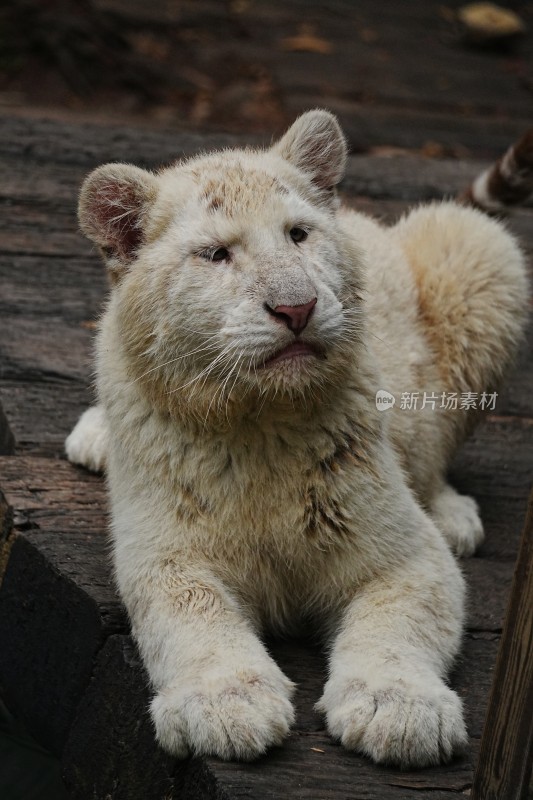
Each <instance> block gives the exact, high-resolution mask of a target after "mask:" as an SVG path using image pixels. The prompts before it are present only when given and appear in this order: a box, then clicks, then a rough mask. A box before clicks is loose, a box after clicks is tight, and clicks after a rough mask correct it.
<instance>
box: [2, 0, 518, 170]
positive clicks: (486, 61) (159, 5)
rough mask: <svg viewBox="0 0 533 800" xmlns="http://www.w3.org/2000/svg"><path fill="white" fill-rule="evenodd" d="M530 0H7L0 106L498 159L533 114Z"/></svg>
mask: <svg viewBox="0 0 533 800" xmlns="http://www.w3.org/2000/svg"><path fill="white" fill-rule="evenodd" d="M532 28H533V2H503V3H501V4H500V5H499V6H494V5H492V4H488V3H477V4H470V5H465V4H464V3H461V2H455V0H450V1H448V2H447V0H329V2H326V1H325V0H77V2H73V1H69V0H7V1H5V2H4V3H3V4H2V9H1V10H0V112H4V113H5V112H9V113H16V114H20V113H33V114H39V115H41V116H42V115H43V114H45V115H55V116H57V115H63V116H65V115H69V116H71V117H72V116H74V117H76V118H80V117H81V118H87V119H90V120H91V121H93V122H95V121H96V122H98V121H102V122H104V123H106V122H116V123H126V124H130V125H142V126H157V127H165V128H176V129H184V128H192V129H194V130H196V131H198V130H200V131H201V130H211V131H213V130H216V131H230V132H245V133H247V134H251V133H256V134H262V135H263V136H270V135H272V134H273V133H278V132H279V131H280V130H281V129H283V128H284V127H285V126H286V125H287V124H289V123H290V121H291V120H292V119H293V118H294V116H295V115H296V114H297V113H298V112H300V111H302V110H304V109H307V108H310V107H314V106H317V105H320V106H327V107H328V108H330V109H331V110H332V111H334V112H336V113H337V114H338V115H339V117H340V119H341V122H342V124H343V125H344V127H345V129H346V131H347V133H348V137H349V140H350V144H351V147H352V149H353V151H355V152H368V151H376V150H377V151H378V152H379V151H380V149H382V148H385V149H386V148H400V149H408V150H416V151H418V152H422V153H423V154H426V155H428V156H432V157H452V158H455V157H457V158H462V157H468V156H470V155H479V156H480V157H485V156H486V157H492V156H493V155H495V154H496V153H497V152H499V151H500V150H501V149H502V148H504V147H505V146H506V144H507V143H508V141H509V139H510V138H514V137H515V136H516V135H517V134H518V133H520V131H522V130H523V129H524V128H526V127H528V126H530V125H531V117H532V116H533V115H532V113H531V112H532V110H533V44H532V43H533V39H532V34H531V29H532Z"/></svg>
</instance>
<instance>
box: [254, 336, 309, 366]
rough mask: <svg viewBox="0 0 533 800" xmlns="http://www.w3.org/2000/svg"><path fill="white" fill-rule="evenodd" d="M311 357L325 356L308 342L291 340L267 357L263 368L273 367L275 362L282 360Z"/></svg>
mask: <svg viewBox="0 0 533 800" xmlns="http://www.w3.org/2000/svg"><path fill="white" fill-rule="evenodd" d="M309 357H314V358H324V354H323V353H321V352H320V351H319V350H318V349H317V348H316V347H314V346H313V345H311V344H309V343H308V342H301V341H297V342H291V343H290V344H288V345H286V347H283V348H282V349H281V350H278V351H277V352H276V353H274V354H273V355H272V356H270V358H267V360H266V361H265V362H264V363H263V365H262V366H263V368H265V367H271V366H272V365H273V364H279V362H280V361H288V360H289V359H293V360H301V359H303V358H309Z"/></svg>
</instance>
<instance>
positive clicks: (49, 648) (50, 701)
mask: <svg viewBox="0 0 533 800" xmlns="http://www.w3.org/2000/svg"><path fill="white" fill-rule="evenodd" d="M0 127H1V130H2V135H1V136H0V168H1V172H2V176H3V181H2V188H1V189H0V199H1V202H2V208H3V223H4V224H3V232H2V235H1V240H0V285H1V287H2V290H1V293H0V401H1V404H2V406H3V410H4V412H5V419H3V417H2V415H0V449H2V450H3V452H4V453H5V455H2V456H1V457H0V490H1V494H0V541H1V548H0V580H1V581H2V583H1V588H0V685H1V690H2V694H3V696H4V699H5V702H6V704H7V705H8V707H9V709H10V710H11V711H12V712H13V713H14V714H15V715H16V716H17V717H19V718H20V719H21V720H22V721H23V722H24V723H25V724H26V726H27V727H28V728H29V729H30V731H31V732H32V733H33V735H34V736H35V737H36V739H37V740H38V741H39V742H40V743H42V744H43V745H45V746H46V747H47V748H48V749H50V750H51V751H53V752H54V753H56V754H57V755H58V756H60V757H61V758H62V760H63V768H64V775H65V780H66V782H67V785H68V787H69V790H70V794H71V797H73V798H75V799H78V798H79V800H89V798H91V799H96V800H104V798H112V799H113V800H137V798H138V799H139V800H152V798H153V800H163V798H166V799H167V800H168V799H169V798H185V800H195V799H196V798H202V799H203V798H206V799H211V798H213V800H214V799H215V798H216V800H233V798H239V800H242V799H243V798H250V800H251V799H252V798H254V800H255V799H256V798H257V799H258V800H262V798H269V799H270V798H272V800H274V798H279V799H280V800H281V799H282V798H283V799H284V798H287V797H292V798H295V799H299V798H302V799H303V798H306V799H308V800H327V799H328V800H329V798H331V800H334V799H335V800H340V798H361V800H363V799H366V798H368V800H370V799H371V798H379V799H380V800H408V798H409V799H410V798H413V797H416V798H420V800H430V799H431V800H445V799H446V798H451V797H452V796H457V794H458V793H459V794H468V790H469V787H470V785H471V782H472V766H473V763H474V762H475V759H476V755H477V751H478V742H479V736H480V733H481V728H482V724H483V719H484V711H485V706H486V700H487V694H488V690H489V686H490V683H491V672H492V669H493V665H494V660H495V655H496V650H497V646H498V641H499V636H500V633H501V623H502V617H503V614H504V608H505V603H506V598H507V593H508V590H509V586H510V582H511V578H512V574H513V567H514V559H515V556H516V549H517V544H518V540H519V535H520V530H521V526H522V522H523V518H524V514H525V510H526V503H527V496H528V491H529V488H530V486H531V483H532V477H533V475H532V472H533V470H532V467H533V456H532V453H533V411H532V398H533V348H532V346H531V345H532V344H533V330H532V329H530V332H529V340H528V342H527V343H526V344H525V345H524V348H523V352H522V355H521V358H520V361H519V363H518V365H517V366H516V369H515V371H514V373H513V377H512V379H511V380H510V381H509V382H508V384H507V386H506V388H505V390H504V391H502V393H501V394H500V396H499V398H498V403H497V407H496V410H495V412H494V414H492V415H491V416H490V417H489V418H488V419H487V420H486V422H485V423H484V424H483V425H482V426H481V427H480V428H479V429H478V431H477V432H476V434H475V436H474V437H473V438H472V439H471V440H470V441H469V443H468V444H467V446H466V447H465V448H464V449H463V451H462V452H461V454H460V456H459V457H458V458H457V460H456V462H455V464H454V468H453V474H452V477H453V481H454V482H455V484H456V485H457V486H458V488H459V489H460V490H461V491H464V492H468V493H469V494H472V495H474V496H475V497H476V498H477V500H478V501H479V503H480V506H481V510H482V515H483V518H484V522H485V526H486V531H487V540H486V542H485V544H484V545H483V547H482V548H481V550H480V552H479V554H478V556H477V557H476V558H473V559H471V560H469V561H465V562H464V571H465V573H466V575H467V577H468V583H469V587H470V592H469V594H470V599H469V616H468V629H467V633H466V635H465V640H464V646H463V649H462V653H461V657H460V658H459V660H458V663H457V666H456V669H455V672H454V674H453V677H452V683H453V685H454V687H455V688H457V690H458V691H459V692H460V694H461V696H462V697H463V698H464V701H465V705H466V709H467V721H468V728H469V732H470V737H471V747H470V751H469V753H468V755H467V756H466V757H465V758H462V759H458V760H456V761H454V762H453V763H452V764H451V765H449V766H446V767H439V768H435V769H428V770H424V771H421V772H399V771H397V770H390V769H382V768H378V767H376V766H374V765H372V764H371V763H370V762H369V761H368V760H366V759H364V758H361V757H358V756H356V755H353V754H350V753H347V752H346V751H344V750H343V749H342V748H341V747H340V746H339V745H338V744H336V743H333V742H332V741H331V740H330V739H329V737H328V736H327V734H326V732H325V730H324V727H323V721H322V719H321V718H320V717H319V716H318V715H316V714H315V713H314V711H313V703H314V702H315V701H316V699H318V697H319V694H320V689H321V685H322V683H323V681H324V676H325V662H324V658H323V656H322V654H321V653H320V652H319V651H318V650H316V649H315V648H313V647H311V646H310V645H308V644H307V643H305V642H288V643H272V651H273V653H274V655H275V657H276V659H277V660H278V662H279V663H280V665H281V667H282V668H283V669H284V670H285V671H286V673H287V674H288V675H289V677H291V678H292V679H293V680H295V681H296V683H297V684H298V692H297V696H296V703H297V707H298V721H297V724H296V726H295V729H294V731H293V733H292V736H291V737H290V739H289V740H288V741H287V743H286V744H285V746H284V747H283V748H279V749H276V750H274V751H272V752H271V753H270V754H269V755H268V756H267V757H265V758H263V759H262V760H260V761H259V762H257V763H255V764H251V765H242V764H225V763H221V762H219V761H217V760H215V759H199V760H189V761H186V762H183V763H179V762H175V761H173V760H172V759H170V758H169V757H167V756H166V755H164V754H163V753H162V752H161V751H160V750H158V748H157V747H156V745H155V743H154V740H153V734H152V729H151V725H150V722H149V719H148V717H147V713H146V706H147V702H148V699H149V692H148V689H147V686H146V677H145V674H144V672H143V669H142V666H141V664H140V662H139V658H138V655H137V652H136V649H135V646H134V644H133V642H132V640H131V638H130V636H129V631H128V623H127V619H126V615H125V613H124V610H123V608H122V606H121V603H120V601H119V599H118V598H117V596H116V593H115V590H114V588H113V583H112V579H111V569H110V561H109V551H108V545H107V539H106V499H105V488H104V484H103V480H102V479H101V478H99V477H97V476H93V475H90V474H88V473H87V472H85V471H84V470H82V469H77V468H75V467H73V466H71V465H70V464H68V463H67V462H66V461H65V460H64V457H63V441H64V438H65V436H66V434H67V433H68V432H69V430H70V428H71V427H72V425H73V424H74V422H75V421H76V419H77V417H78V415H79V414H80V412H81V411H82V410H83V409H84V408H85V407H86V405H87V404H88V403H89V402H90V401H91V397H92V393H91V343H92V336H93V329H94V320H95V319H96V318H97V316H98V313H99V310H100V307H101V303H102V300H103V298H104V297H105V293H106V281H105V275H104V270H103V267H102V266H101V265H100V263H99V260H98V258H97V256H96V254H95V253H94V252H93V250H92V248H91V246H90V245H89V244H88V243H87V242H86V241H85V240H84V239H83V237H82V236H81V235H80V234H79V233H78V232H77V224H76V217H75V206H76V194H77V189H78V187H79V184H80V182H81V180H82V178H83V176H84V175H85V174H86V173H87V171H89V170H90V169H91V168H92V167H94V166H96V165H97V164H100V163H102V162H104V161H108V160H117V159H122V160H127V161H130V162H134V163H138V164H140V165H146V166H157V165H159V164H161V163H164V162H168V161H169V160H172V159H174V158H176V157H178V156H180V155H184V154H189V153H192V152H195V151H196V150H198V149H205V148H207V147H211V146H215V145H220V144H229V143H231V142H234V141H235V137H233V139H230V138H229V137H220V136H218V137H215V136H213V137H201V138H200V137H197V136H193V135H176V134H175V133H169V134H165V133H164V132H161V133H148V132H143V133H141V132H139V131H128V130H126V129H118V128H112V127H107V128H106V127H97V126H90V125H74V124H70V125H69V124H60V123H54V122H49V121H48V122H46V121H39V120H25V119H18V120H17V119H10V118H8V117H4V118H1V117H0ZM482 166H483V165H482V164H481V163H479V162H466V161H459V162H458V161H435V160H429V159H424V158H422V157H416V156H395V157H391V158H385V157H378V156H352V157H351V158H350V164H349V170H348V177H347V179H346V181H345V184H344V193H345V199H346V201H347V202H349V203H350V204H352V205H354V206H355V207H357V208H360V209H362V210H364V211H367V212H370V213H375V214H377V215H379V216H381V217H383V218H385V219H394V218H396V217H397V216H398V214H400V213H401V212H402V211H403V210H404V209H405V208H407V207H408V205H409V204H412V203H414V202H417V201H419V200H427V199H431V198H438V197H442V196H444V195H448V196H449V195H453V194H454V193H455V192H457V191H459V190H460V189H462V188H463V187H464V186H465V185H466V183H468V181H469V180H470V178H471V177H472V176H473V175H475V174H476V173H477V172H478V171H479V170H480V169H481V167H482ZM510 226H511V228H512V229H513V230H515V231H516V232H517V233H518V234H519V235H520V236H521V237H522V241H523V243H524V245H525V247H526V250H527V252H528V253H529V255H530V256H531V255H533V212H532V211H520V212H517V213H516V214H515V216H514V217H513V219H512V220H511V222H510ZM6 421H7V424H6ZM7 425H8V426H9V430H10V431H11V432H12V434H13V437H14V440H15V442H16V448H15V449H14V448H13V441H12V439H11V437H10V435H9V434H8V428H7ZM13 450H14V452H13Z"/></svg>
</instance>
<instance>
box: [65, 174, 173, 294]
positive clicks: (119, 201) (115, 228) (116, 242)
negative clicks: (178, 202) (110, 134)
mask: <svg viewBox="0 0 533 800" xmlns="http://www.w3.org/2000/svg"><path fill="white" fill-rule="evenodd" d="M156 196H157V181H156V178H155V176H154V175H152V174H151V173H150V172H147V171H146V170H143V169H139V168H138V167H133V166H131V165H130V164H104V166H102V167H98V168H97V169H95V170H94V172H91V174H90V175H89V176H88V177H87V178H86V179H85V181H84V183H83V185H82V187H81V192H80V199H79V205H78V219H79V222H80V227H81V229H82V231H83V233H84V234H85V235H86V236H87V237H88V238H89V239H91V240H92V241H93V242H95V244H97V245H99V247H100V248H101V250H102V255H103V257H104V260H105V261H106V263H107V266H108V268H109V271H110V275H111V279H112V280H113V281H114V282H116V281H117V280H118V279H119V278H120V276H121V275H122V274H123V273H124V272H125V270H126V269H127V267H128V265H129V263H130V262H131V261H132V260H133V258H134V257H135V254H136V252H137V250H138V249H139V247H140V246H141V244H142V242H143V238H144V225H145V221H146V217H147V214H148V212H149V209H150V207H151V206H152V204H153V202H154V200H155V198H156Z"/></svg>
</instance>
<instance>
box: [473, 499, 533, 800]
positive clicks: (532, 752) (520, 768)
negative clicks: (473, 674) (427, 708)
mask: <svg viewBox="0 0 533 800" xmlns="http://www.w3.org/2000/svg"><path fill="white" fill-rule="evenodd" d="M532 764H533V492H532V493H531V496H530V500H529V509H528V515H527V518H526V523H525V526H524V530H523V532H522V539H521V543H520V549H519V551H518V558H517V562H516V571H515V574H514V578H513V585H512V588H511V595H510V598H509V605H508V608H507V614H506V617H505V625H504V629H503V634H502V639H501V642H500V647H499V650H498V658H497V662H496V668H495V672H494V682H493V685H492V690H491V693H490V700H489V704H488V711H487V717H486V720H485V726H484V730H483V736H482V738H481V747H480V753H479V761H478V763H477V767H476V771H475V774H474V784H473V786H472V794H471V797H472V800H525V798H526V797H527V794H528V787H529V781H530V778H531V767H532Z"/></svg>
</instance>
